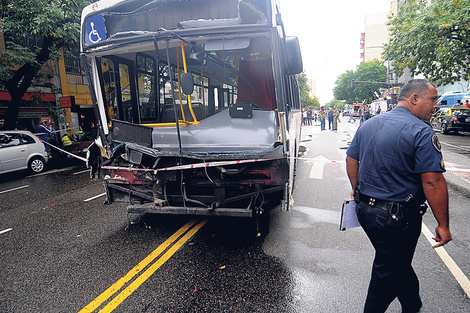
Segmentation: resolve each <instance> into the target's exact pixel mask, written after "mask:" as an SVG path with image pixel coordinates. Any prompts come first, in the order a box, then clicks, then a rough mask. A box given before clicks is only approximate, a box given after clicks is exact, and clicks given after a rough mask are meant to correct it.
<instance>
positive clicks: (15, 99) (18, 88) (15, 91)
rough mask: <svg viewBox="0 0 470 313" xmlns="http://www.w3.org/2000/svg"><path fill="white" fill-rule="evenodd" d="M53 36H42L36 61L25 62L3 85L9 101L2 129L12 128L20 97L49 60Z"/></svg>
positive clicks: (16, 115)
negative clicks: (41, 43)
mask: <svg viewBox="0 0 470 313" xmlns="http://www.w3.org/2000/svg"><path fill="white" fill-rule="evenodd" d="M53 44H54V42H53V38H52V37H50V36H48V37H44V41H43V45H42V47H41V50H40V51H39V52H38V54H37V55H36V60H37V63H35V64H32V63H26V64H24V65H23V66H21V67H20V68H19V69H18V70H17V71H16V72H15V73H14V75H13V77H12V78H11V79H10V80H9V81H7V82H6V83H5V87H6V89H7V90H8V92H9V93H10V96H11V102H10V104H9V105H8V109H7V112H6V115H5V125H4V126H3V127H4V129H14V128H15V125H16V120H17V119H18V114H19V112H20V104H21V98H23V96H24V94H25V93H26V91H28V88H29V87H30V86H31V83H32V81H33V79H34V77H35V76H36V75H37V74H38V72H39V70H40V69H41V67H42V66H43V65H44V64H45V63H46V62H47V61H48V60H49V56H50V50H49V49H50V48H51V47H52V46H53Z"/></svg>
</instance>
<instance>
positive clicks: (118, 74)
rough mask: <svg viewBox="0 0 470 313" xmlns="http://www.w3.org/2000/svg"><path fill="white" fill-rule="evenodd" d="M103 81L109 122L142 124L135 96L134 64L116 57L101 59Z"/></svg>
mask: <svg viewBox="0 0 470 313" xmlns="http://www.w3.org/2000/svg"><path fill="white" fill-rule="evenodd" d="M100 70H101V77H102V79H101V81H102V82H103V88H102V90H103V98H104V99H105V107H106V114H107V118H108V122H109V121H110V120H111V119H118V120H121V121H126V122H130V123H140V114H139V110H138V106H137V99H136V94H135V92H134V91H135V90H136V87H135V75H134V64H133V63H132V62H130V61H128V60H124V59H121V58H117V57H114V56H110V57H103V58H101V68H100Z"/></svg>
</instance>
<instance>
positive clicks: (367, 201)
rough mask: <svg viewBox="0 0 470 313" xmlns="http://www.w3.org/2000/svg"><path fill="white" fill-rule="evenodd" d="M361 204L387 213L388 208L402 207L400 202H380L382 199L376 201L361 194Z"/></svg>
mask: <svg viewBox="0 0 470 313" xmlns="http://www.w3.org/2000/svg"><path fill="white" fill-rule="evenodd" d="M359 202H362V203H365V204H367V205H368V206H371V207H376V208H378V209H382V210H385V211H387V210H388V208H390V207H391V206H393V205H400V203H399V202H393V201H385V200H380V199H376V198H373V197H369V196H367V195H364V194H359Z"/></svg>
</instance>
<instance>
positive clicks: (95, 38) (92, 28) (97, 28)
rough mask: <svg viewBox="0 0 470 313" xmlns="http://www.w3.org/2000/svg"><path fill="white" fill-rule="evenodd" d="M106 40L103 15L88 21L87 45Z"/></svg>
mask: <svg viewBox="0 0 470 313" xmlns="http://www.w3.org/2000/svg"><path fill="white" fill-rule="evenodd" d="M103 40H106V31H105V29H104V20H103V15H101V14H99V15H95V16H92V17H90V18H88V19H87V20H86V34H85V45H91V44H93V43H97V42H100V41H103Z"/></svg>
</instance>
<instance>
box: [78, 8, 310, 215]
mask: <svg viewBox="0 0 470 313" xmlns="http://www.w3.org/2000/svg"><path fill="white" fill-rule="evenodd" d="M81 36H82V37H81V48H82V63H83V64H84V65H85V70H86V73H87V76H88V80H89V84H90V91H91V94H92V98H93V101H94V106H95V113H96V116H97V121H98V123H97V124H98V127H99V137H98V138H97V140H96V141H95V145H94V146H93V147H92V148H91V149H90V155H89V162H90V163H91V164H94V165H95V166H94V169H95V170H101V171H102V175H103V178H104V184H105V188H106V194H107V203H109V204H110V203H113V202H115V201H125V202H127V203H128V204H129V205H128V212H131V213H160V214H192V215H224V216H245V217H251V216H254V215H256V214H259V213H261V212H262V211H263V206H264V205H265V204H266V203H267V202H269V201H280V200H283V204H284V208H287V207H288V205H289V203H291V196H292V185H293V177H294V167H295V160H296V159H295V157H296V156H297V151H298V144H299V143H300V100H299V91H298V86H297V80H296V74H298V73H300V72H301V71H302V61H301V56H300V49H299V44H298V41H297V38H295V37H286V36H285V34H284V27H283V25H282V20H281V19H280V15H279V12H278V8H277V5H276V4H275V3H274V1H268V0H251V1H250V0H246V1H239V0H217V1H215V0H213V1H208V0H192V1H171V0H166V1H163V0H156V1H155V0H154V1H150V0H146V1H145V0H127V1H126V0H121V1H110V0H103V1H99V2H96V3H94V4H92V5H90V6H88V7H86V8H85V9H84V11H83V14H82V34H81ZM95 175H96V173H95Z"/></svg>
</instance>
